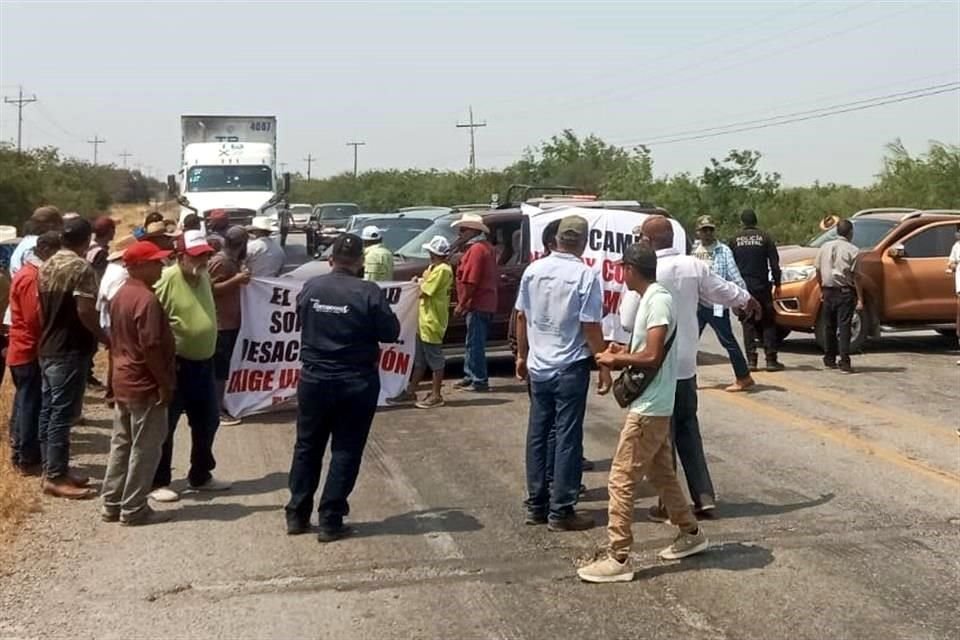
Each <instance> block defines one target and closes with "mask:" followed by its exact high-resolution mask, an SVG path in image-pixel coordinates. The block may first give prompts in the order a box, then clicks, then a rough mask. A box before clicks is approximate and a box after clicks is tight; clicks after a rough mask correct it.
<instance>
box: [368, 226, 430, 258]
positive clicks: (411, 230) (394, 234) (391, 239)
mask: <svg viewBox="0 0 960 640" xmlns="http://www.w3.org/2000/svg"><path fill="white" fill-rule="evenodd" d="M368 224H372V225H376V226H377V227H379V228H380V231H382V232H383V245H384V246H385V247H386V248H387V249H390V251H396V250H397V249H399V248H400V247H402V246H404V245H406V244H407V243H408V242H410V239H411V238H413V237H415V236H418V235H420V232H421V231H423V230H424V229H426V228H427V227H429V226H430V221H429V220H427V219H426V218H370V219H369V220H364V221H363V226H364V227H365V226H367V225H368Z"/></svg>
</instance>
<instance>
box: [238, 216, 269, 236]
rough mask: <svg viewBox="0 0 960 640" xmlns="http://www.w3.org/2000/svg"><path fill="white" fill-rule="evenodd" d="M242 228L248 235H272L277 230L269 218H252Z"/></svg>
mask: <svg viewBox="0 0 960 640" xmlns="http://www.w3.org/2000/svg"><path fill="white" fill-rule="evenodd" d="M244 228H245V229H246V230H247V231H249V232H250V233H264V232H265V233H273V232H274V231H276V230H277V223H276V221H275V220H274V219H273V218H271V217H270V216H254V218H253V220H251V221H250V224H248V225H247V226H246V227H244Z"/></svg>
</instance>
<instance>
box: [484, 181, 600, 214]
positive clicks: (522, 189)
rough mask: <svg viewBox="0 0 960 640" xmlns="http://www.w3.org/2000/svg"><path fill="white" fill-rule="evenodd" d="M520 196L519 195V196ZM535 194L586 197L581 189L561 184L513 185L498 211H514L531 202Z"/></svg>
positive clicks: (498, 206)
mask: <svg viewBox="0 0 960 640" xmlns="http://www.w3.org/2000/svg"><path fill="white" fill-rule="evenodd" d="M517 194H519V195H517ZM534 194H538V195H539V196H541V197H543V196H545V195H547V194H554V195H561V196H571V195H585V194H584V192H583V189H581V188H580V187H572V186H569V185H561V184H543V185H541V184H537V185H533V184H512V185H510V187H509V188H508V189H507V194H506V196H504V198H503V201H502V202H500V203H499V204H498V205H497V209H512V208H514V207H518V206H520V203H522V202H527V201H529V200H530V199H531V198H532V197H533V196H534Z"/></svg>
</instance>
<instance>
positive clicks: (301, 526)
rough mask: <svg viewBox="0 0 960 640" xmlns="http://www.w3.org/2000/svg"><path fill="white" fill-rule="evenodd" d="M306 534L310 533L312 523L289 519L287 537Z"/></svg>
mask: <svg viewBox="0 0 960 640" xmlns="http://www.w3.org/2000/svg"><path fill="white" fill-rule="evenodd" d="M304 533H310V521H309V520H301V519H300V518H296V517H294V518H287V535H288V536H299V535H303V534H304Z"/></svg>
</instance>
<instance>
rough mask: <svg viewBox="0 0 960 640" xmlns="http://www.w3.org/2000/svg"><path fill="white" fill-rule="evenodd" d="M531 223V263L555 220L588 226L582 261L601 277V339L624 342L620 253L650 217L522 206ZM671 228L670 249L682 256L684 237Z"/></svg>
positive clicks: (678, 228)
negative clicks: (577, 220)
mask: <svg viewBox="0 0 960 640" xmlns="http://www.w3.org/2000/svg"><path fill="white" fill-rule="evenodd" d="M522 210H523V213H524V214H525V215H526V216H527V217H528V218H529V219H530V253H531V255H530V260H531V261H533V260H536V259H537V258H540V257H542V256H543V253H544V252H543V230H544V228H545V227H546V226H547V225H548V224H550V223H551V222H553V221H554V220H560V219H561V218H565V217H566V216H572V215H577V216H581V217H582V218H584V219H585V220H586V221H587V224H589V225H590V232H589V234H588V236H587V248H586V250H585V251H584V252H583V261H584V262H585V263H586V264H587V266H589V267H591V268H592V269H593V270H594V271H596V272H597V273H598V274H599V275H600V282H601V283H602V284H603V336H604V338H606V339H607V340H616V341H617V342H625V341H626V340H627V335H626V334H625V333H624V331H623V329H621V328H620V315H619V311H620V297H621V296H622V295H623V291H624V284H623V267H622V266H621V265H620V264H619V262H620V259H621V258H622V257H623V250H624V249H625V248H626V247H627V246H629V245H631V244H633V243H634V242H637V241H639V240H640V238H639V236H637V235H634V233H633V230H634V229H635V228H636V227H639V226H640V225H642V224H643V221H644V220H646V219H647V218H648V217H649V214H646V213H638V212H635V211H619V210H616V209H598V208H597V209H594V208H588V207H565V208H559V209H548V210H542V209H539V208H537V207H533V206H530V205H526V204H525V205H523V206H522ZM670 223H671V225H672V226H673V246H674V248H675V249H678V250H679V251H680V252H681V253H686V251H687V234H686V231H684V229H683V226H682V225H681V224H680V223H679V222H677V221H676V220H673V219H671V220H670Z"/></svg>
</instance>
